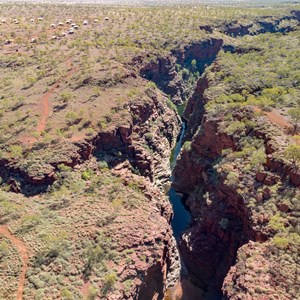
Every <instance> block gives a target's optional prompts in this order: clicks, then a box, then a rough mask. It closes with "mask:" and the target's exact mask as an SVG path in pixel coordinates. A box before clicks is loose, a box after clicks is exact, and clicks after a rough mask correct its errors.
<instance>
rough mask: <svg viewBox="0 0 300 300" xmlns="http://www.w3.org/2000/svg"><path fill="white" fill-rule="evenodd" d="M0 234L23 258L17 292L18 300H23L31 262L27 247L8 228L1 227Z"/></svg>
mask: <svg viewBox="0 0 300 300" xmlns="http://www.w3.org/2000/svg"><path fill="white" fill-rule="evenodd" d="M0 234H1V235H3V236H5V237H6V238H8V239H9V240H10V242H11V243H12V245H13V246H14V247H16V248H17V250H18V252H19V254H20V256H21V259H22V263H23V266H22V269H21V273H20V275H19V284H18V292H17V298H16V300H22V298H23V296H22V295H23V288H24V284H25V274H26V271H27V268H28V260H29V259H28V254H27V249H26V245H25V244H24V243H23V241H21V240H20V239H18V238H17V237H16V236H14V235H13V234H12V233H11V232H10V231H9V229H8V228H7V227H6V226H0Z"/></svg>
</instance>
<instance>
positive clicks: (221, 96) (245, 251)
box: [173, 34, 300, 299]
mask: <svg viewBox="0 0 300 300" xmlns="http://www.w3.org/2000/svg"><path fill="white" fill-rule="evenodd" d="M298 37H299V35H298V34H296V35H293V38H295V41H296V44H297V41H298ZM284 39H285V38H282V41H281V42H278V45H279V46H280V45H282V43H284V42H283V41H284ZM254 40H256V41H258V40H257V39H255V38H254ZM256 43H257V42H256ZM296 44H294V47H296ZM256 45H258V43H257V44H256ZM270 45H272V47H273V46H275V45H274V44H272V42H271V43H268V42H267V45H265V48H264V49H261V50H254V51H258V52H259V53H260V54H259V55H261V56H263V57H264V56H268V55H270V54H269V53H268V52H269V51H270V48H269V46H270ZM290 45H292V44H290ZM275 47H276V46H275ZM292 48H293V46H292V47H291V48H289V49H288V50H286V51H287V52H286V53H288V52H289V51H291V53H292V51H293V50H292ZM250 51H251V50H250ZM252 51H253V50H252ZM246 52H247V51H246ZM252 53H255V52H252ZM230 55H232V54H230ZM230 55H228V54H223V55H221V57H220V58H218V59H217V60H216V61H215V62H214V63H213V64H212V66H211V67H210V68H209V70H207V71H206V73H205V74H204V76H203V77H202V78H201V79H200V81H199V82H198V85H197V88H196V92H195V93H194V95H193V96H192V97H191V98H190V100H189V102H188V104H187V107H186V110H185V112H184V118H185V119H186V121H187V124H188V128H187V132H186V142H185V145H184V146H183V150H182V152H181V156H180V158H179V160H178V162H177V165H176V167H175V170H174V182H173V186H174V188H175V189H176V190H178V191H180V192H182V193H184V194H187V195H188V199H187V200H186V204H187V205H188V206H189V209H190V211H191V214H192V216H193V219H194V221H193V222H192V224H191V226H190V228H189V229H188V230H187V231H186V232H185V233H184V234H183V237H182V239H181V242H180V245H179V249H180V253H181V254H182V256H183V260H184V262H185V265H186V266H187V269H188V270H189V274H190V277H191V280H192V281H193V282H194V283H196V284H197V285H198V286H201V287H202V288H203V289H206V290H207V296H206V297H207V298H208V299H213V298H214V297H216V295H218V294H219V296H218V297H221V295H223V296H222V297H223V299H297V298H299V284H300V282H299V276H298V271H299V270H298V269H299V260H298V257H299V242H300V240H299V222H298V220H297V219H298V214H299V186H300V172H299V167H298V166H297V165H296V164H295V163H291V161H288V160H287V159H286V158H287V155H286V153H287V150H285V149H287V148H288V147H289V145H291V144H292V145H295V144H296V143H297V140H295V137H291V136H288V134H287V133H288V132H290V131H291V126H290V125H289V127H284V126H283V125H282V124H281V123H280V122H277V123H278V124H279V125H278V124H276V123H275V122H274V117H275V116H276V115H275V113H273V115H272V114H271V113H266V115H264V114H263V113H260V112H259V113H258V112H257V109H255V107H254V108H253V106H249V105H247V104H248V103H249V102H248V103H247V98H248V99H249V97H250V99H251V97H253V96H252V95H255V97H258V98H259V97H260V96H259V95H260V94H261V91H262V90H264V89H265V83H264V82H263V81H261V82H260V83H258V86H255V87H254V88H252V84H253V82H252V81H251V79H250V80H249V81H243V79H244V78H243V77H238V79H237V80H239V82H241V83H244V82H245V85H244V86H243V88H242V89H239V87H238V86H237V85H235V81H234V80H232V81H226V78H228V77H230V76H231V74H235V72H236V70H237V66H236V64H238V63H239V62H238V60H236V61H234V60H232V61H230ZM233 55H236V54H233ZM245 55H246V56H247V55H249V56H250V54H243V53H241V54H238V56H239V57H240V60H242V59H243V56H245ZM252 55H253V54H252ZM231 63H233V64H234V66H232V65H231ZM258 64H259V63H258ZM248 72H249V73H251V72H256V69H255V67H254V66H252V69H251V70H249V71H248ZM260 72H264V70H261V71H260ZM260 72H256V78H259V76H260ZM247 76H248V74H245V78H247ZM264 76H267V75H266V72H265V73H264ZM286 78H287V79H286V80H285V82H283V81H282V82H280V80H282V78H280V77H278V79H273V81H274V83H273V84H271V86H272V87H274V86H275V80H276V81H277V80H279V82H278V81H277V82H278V83H276V86H277V84H278V85H281V86H282V87H284V86H290V85H289V83H288V82H289V80H290V79H291V80H292V78H290V79H289V77H288V76H287V77H286ZM247 79H249V77H248V78H247ZM298 84H299V82H297V83H296V85H294V87H295V91H297V89H298ZM268 88H269V87H268ZM269 89H270V88H269ZM290 92H291V90H290ZM297 93H298V92H297ZM297 95H298V94H297ZM273 99H274V100H275V103H277V102H276V101H283V98H281V100H279V99H278V100H276V99H275V98H273ZM297 101H299V100H297ZM257 103H258V102H257ZM275 103H274V104H273V105H274V106H275V107H276V105H278V106H279V105H281V107H282V106H284V105H286V104H279V103H278V104H275ZM281 103H282V102H281ZM298 103H299V102H298ZM271 105H272V104H271ZM288 105H289V104H288ZM297 105H299V104H297ZM297 107H298V106H297ZM270 116H271V117H273V118H271V119H270ZM282 118H283V117H282ZM275 121H276V119H275ZM279 121H280V120H279ZM286 123H287V124H288V122H286ZM294 134H295V133H294ZM295 147H296V148H297V146H295ZM283 278H285V279H283Z"/></svg>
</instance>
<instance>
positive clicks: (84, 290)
mask: <svg viewBox="0 0 300 300" xmlns="http://www.w3.org/2000/svg"><path fill="white" fill-rule="evenodd" d="M89 287H90V282H89V281H87V282H85V283H84V284H83V286H82V287H81V295H82V296H83V297H87V296H88V292H89Z"/></svg>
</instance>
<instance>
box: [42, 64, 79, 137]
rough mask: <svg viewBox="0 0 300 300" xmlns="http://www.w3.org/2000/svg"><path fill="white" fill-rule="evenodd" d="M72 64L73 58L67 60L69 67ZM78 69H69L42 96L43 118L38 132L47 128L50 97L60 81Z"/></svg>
mask: <svg viewBox="0 0 300 300" xmlns="http://www.w3.org/2000/svg"><path fill="white" fill-rule="evenodd" d="M71 66H72V62H71V59H68V60H67V67H68V68H70V67H71ZM75 71H76V68H75V67H73V68H72V69H71V70H70V71H68V73H67V75H66V76H64V77H62V78H60V79H59V80H58V81H57V82H55V83H54V84H53V85H52V87H51V88H50V90H49V91H48V92H47V93H46V94H45V95H44V96H43V98H42V114H41V119H40V121H39V124H38V126H37V132H38V133H41V132H42V131H44V130H45V128H46V123H47V120H48V117H49V110H50V104H49V99H50V97H51V96H52V94H53V93H54V91H55V90H56V89H57V88H58V87H59V85H60V83H61V82H62V81H63V80H64V79H66V78H68V77H70V76H71V75H72V74H73V73H74V72H75Z"/></svg>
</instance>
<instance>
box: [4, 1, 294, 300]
mask: <svg viewBox="0 0 300 300" xmlns="http://www.w3.org/2000/svg"><path fill="white" fill-rule="evenodd" d="M292 8H293V9H297V8H298V7H297V6H292ZM290 10H291V8H290V7H286V8H284V9H282V8H276V7H275V8H261V9H256V8H248V9H247V10H246V9H244V8H229V7H227V8H217V7H189V6H187V7H182V8H180V9H178V8H174V7H167V8H164V7H160V8H157V7H153V8H121V7H120V8H109V7H100V6H92V5H86V6H79V7H78V6H63V5H13V4H12V5H5V4H3V5H1V6H0V18H1V19H0V22H1V23H0V34H1V35H0V47H1V53H0V68H1V72H0V117H1V119H0V141H1V143H0V167H1V170H0V175H1V191H0V217H1V219H0V220H1V221H0V223H1V224H0V270H1V271H0V278H1V282H3V284H2V285H1V287H0V298H4V299H8V298H9V297H11V295H17V292H18V286H19V285H20V282H21V281H22V280H21V279H22V278H21V277H20V274H21V273H22V270H23V268H24V265H25V266H26V267H27V269H26V270H25V271H26V274H25V275H24V282H23V285H22V287H23V288H22V291H21V292H22V294H23V299H58V298H61V299H97V297H98V298H100V297H102V298H105V297H108V299H109V297H110V296H109V295H112V294H116V295H117V296H116V297H119V298H116V299H124V298H125V297H127V298H130V297H133V295H134V294H135V293H137V288H136V287H140V286H142V284H143V280H144V279H145V278H146V275H145V274H147V272H146V270H147V268H150V266H156V265H159V263H160V262H161V261H162V260H163V259H166V258H165V257H164V256H165V247H166V245H167V241H166V236H168V235H170V231H169V229H168V227H167V225H168V223H167V222H168V220H167V219H168V218H169V217H170V215H168V213H167V212H166V211H167V209H165V208H164V203H163V202H164V201H167V200H166V199H165V198H164V196H163V195H162V193H160V192H159V190H158V189H157V187H155V186H154V184H153V183H152V182H153V181H154V179H153V178H150V179H151V180H149V178H148V177H151V176H150V175H152V174H150V173H151V172H150V171H149V170H145V169H147V167H148V165H147V163H148V161H149V160H151V162H152V161H153V160H154V158H155V156H157V155H158V156H163V155H165V153H164V150H165V149H161V148H160V145H157V144H159V143H160V142H161V141H162V143H161V144H162V145H163V146H164V145H165V144H166V145H168V146H166V147H169V148H170V147H171V146H172V145H174V142H175V140H176V136H173V137H172V138H170V137H169V136H170V135H171V136H172V135H174V133H175V132H176V133H178V128H177V131H176V128H175V127H176V124H175V123H174V124H175V125H174V124H173V123H172V124H171V121H170V120H173V121H172V122H176V120H177V118H178V116H177V114H176V112H175V111H176V106H175V105H174V103H173V102H172V99H171V98H168V97H167V96H166V95H164V94H163V93H161V92H160V91H159V89H158V88H157V85H156V84H155V83H154V82H149V81H148V80H146V79H145V78H143V77H142V76H140V70H141V68H142V67H143V66H145V65H147V64H149V63H150V64H151V62H156V61H157V60H158V59H160V58H163V57H166V56H169V55H171V53H172V54H174V53H176V52H179V51H183V50H184V48H185V47H186V46H188V45H191V44H193V43H199V42H201V41H203V40H208V41H209V39H210V38H216V39H223V40H224V44H228V45H233V46H234V47H236V49H239V51H240V52H238V51H237V52H236V53H231V52H230V51H229V52H228V51H221V52H220V53H219V56H218V59H217V61H216V62H215V63H214V64H213V65H212V66H211V67H210V68H209V69H208V73H207V76H208V79H209V80H210V81H212V82H216V83H217V84H215V85H212V86H211V87H210V88H209V89H208V90H207V91H206V93H207V95H208V96H209V98H210V101H209V102H208V103H207V104H206V106H205V109H206V111H207V113H208V114H210V116H212V117H216V118H220V119H221V120H222V121H221V122H220V128H221V129H222V130H223V131H224V133H226V134H227V135H228V136H232V137H233V139H234V140H235V141H236V143H237V149H236V150H235V151H232V150H228V149H226V150H224V151H223V153H222V157H221V158H220V159H219V160H218V162H217V163H216V164H215V174H217V173H218V172H219V175H218V176H220V178H223V177H224V178H225V179H224V180H225V181H224V182H225V183H226V184H227V185H228V186H230V187H232V188H233V189H235V190H237V191H238V192H239V193H240V194H241V195H243V194H248V195H249V199H247V205H248V206H249V207H250V208H251V210H252V211H253V215H257V216H261V215H264V216H266V219H268V222H267V225H266V226H265V227H266V228H267V232H268V234H269V236H270V238H271V242H270V245H268V246H269V247H270V249H269V250H270V251H272V253H273V252H274V253H275V254H276V253H279V254H278V256H277V257H279V258H280V259H282V260H283V259H287V256H289V257H288V261H289V262H290V264H289V266H291V265H292V266H295V265H296V264H295V261H296V259H297V256H296V255H297V252H296V251H297V249H298V248H299V224H298V221H297V216H298V214H299V191H298V189H297V188H293V187H292V186H291V185H290V182H289V181H288V179H287V180H286V181H282V180H279V179H278V180H277V179H276V180H275V182H274V184H272V185H268V187H266V186H265V184H261V185H258V186H256V185H255V189H256V190H255V193H256V194H257V195H256V197H254V196H253V193H254V192H253V191H252V190H250V188H249V190H247V189H248V187H249V186H250V187H252V185H251V184H252V183H251V184H250V183H249V181H251V180H253V178H254V177H255V176H256V173H257V172H259V171H262V170H263V165H264V163H265V161H266V159H267V156H266V153H265V148H264V142H263V140H262V139H261V138H259V137H257V136H255V135H253V134H252V133H253V132H254V130H255V128H256V126H258V124H260V122H262V121H260V122H257V123H256V120H262V119H263V115H264V114H265V113H266V112H268V111H270V110H271V111H272V110H273V109H274V110H277V111H281V112H283V113H284V114H285V119H286V122H287V123H288V124H291V126H292V128H288V130H289V129H291V131H290V132H288V133H287V135H286V136H285V137H286V138H287V142H286V143H282V145H281V146H280V148H279V152H278V153H277V155H278V157H279V158H280V159H282V160H284V162H285V163H286V164H288V165H291V167H292V168H296V169H297V168H299V146H298V144H299V136H298V134H297V131H298V123H299V99H300V98H299V97H300V92H299V81H300V73H299V67H300V66H299V55H300V52H299V29H298V30H295V31H293V32H290V33H288V34H284V35H283V34H282V33H277V34H264V35H258V36H245V37H238V38H235V37H233V36H230V35H226V34H224V32H223V31H222V30H221V29H220V28H221V27H222V24H224V23H230V22H231V21H232V20H236V21H237V22H238V23H241V24H248V23H249V22H251V21H252V20H255V19H257V18H260V17H263V16H268V17H267V18H264V20H265V21H268V20H272V18H281V17H283V16H285V15H289V13H290ZM271 16H272V17H271ZM69 19H72V20H71V21H68V20H69ZM84 20H87V21H88V22H86V24H84ZM174 20H175V21H174ZM72 23H74V24H73V26H72ZM287 23H288V25H289V26H290V27H291V28H293V29H296V25H297V24H296V23H295V20H282V21H281V22H280V24H278V28H285V26H286V25H287ZM52 24H53V25H52ZM76 25H78V26H79V28H78V29H72V30H70V27H72V28H75V26H76ZM200 25H210V26H211V27H212V28H215V30H214V32H213V33H210V32H207V31H205V30H200V29H199V26H200ZM258 29H259V25H257V24H255V26H253V32H254V31H255V30H258ZM224 49H225V48H224ZM199 68H200V66H198V62H197V60H196V59H191V60H190V61H188V62H186V63H182V64H180V63H175V72H177V74H178V76H179V77H180V78H181V79H182V80H183V81H185V83H186V87H187V89H188V90H192V89H193V88H194V86H195V84H196V83H197V81H198V79H199V76H200V74H199ZM187 94H189V93H187ZM253 107H254V108H255V109H256V112H255V113H253V114H249V115H247V116H244V115H243V111H244V110H248V109H249V110H251V109H252V108H253ZM151 113H153V115H151ZM148 114H149V115H148ZM167 116H169V118H167ZM240 116H242V117H240ZM174 120H175V121H174ZM169 125H170V126H171V125H172V126H171V129H170V128H169V127H168V126H169ZM177 126H178V124H177ZM135 127H136V128H137V130H136V132H132V130H133V129H132V128H135ZM271 131H272V130H271ZM101 134H102V135H101ZM272 134H273V132H270V135H272ZM99 135H101V138H102V139H103V140H104V141H105V142H107V143H111V144H110V148H109V149H107V148H105V145H100V146H99V145H97V137H98V136H99ZM112 137H114V138H115V137H118V138H119V137H120V140H122V141H124V140H127V139H128V140H130V139H131V138H132V139H136V140H137V141H138V142H137V144H139V145H135V148H134V150H132V149H130V150H128V149H127V148H126V147H127V146H128V145H130V146H131V144H130V143H131V142H130V143H128V144H126V145H125V146H126V147H125V146H124V149H123V148H122V147H121V146H120V145H119V144H118V140H117V139H116V140H112V141H111V140H109V139H112ZM156 140H158V141H159V143H155V141H156ZM164 143H165V144H164ZM89 147H91V149H89ZM97 147H98V148H100V149H97ZM128 147H129V146H128ZM125 148H126V149H125ZM162 148H163V147H162ZM95 149H96V150H95ZM130 151H132V152H134V155H135V157H134V158H135V159H136V160H138V157H141V158H140V161H141V162H140V164H135V162H134V161H132V157H130V154H129V153H131V152H130ZM183 151H184V152H191V151H193V144H192V142H191V141H187V142H186V143H185V144H184V147H183ZM157 153H158V154H157ZM200 159H201V158H200ZM121 164H124V165H121ZM120 165H121V166H122V167H123V166H124V168H122V167H121V168H119V166H120ZM145 166H146V167H145ZM149 166H150V167H151V166H152V165H151V164H149ZM150 167H149V169H151V168H150ZM156 168H157V165H156ZM237 170H238V171H237ZM147 172H148V173H147ZM46 175H47V176H46ZM142 175H146V176H142ZM222 176H223V177H222ZM249 178H252V179H249ZM215 179H216V180H218V178H217V176H216V178H215ZM150 181H152V182H150ZM250 196H251V197H250ZM252 196H253V197H252ZM262 199H264V200H265V201H262ZM153 212H154V213H153ZM156 214H157V215H156ZM164 214H165V215H164ZM163 220H164V221H163ZM163 222H165V224H164V223H163ZM227 225H228V223H227V221H226V220H225V219H224V220H223V221H222V222H221V223H220V226H221V227H222V228H224V229H226V227H227ZM7 228H9V230H10V232H11V234H13V236H14V239H12V238H11V236H10V235H9V234H8V233H7V231H6V229H7ZM153 232H155V235H154V237H153V234H154V233H153ZM23 244H25V246H26V250H24V245H23ZM22 251H23V252H22ZM24 251H25V252H26V253H24ZM284 252H285V253H284ZM25 254H26V255H25ZM275 254H274V255H275ZM26 256H28V262H26V263H25V260H24V258H26ZM284 272H286V268H283V269H282V270H279V271H278V273H279V274H282V276H284ZM150 273H151V272H150ZM20 278H21V279H20ZM162 280H163V279H162ZM260 293H263V292H262V291H260V292H257V294H260ZM290 294H291V295H294V296H295V297H296V296H297V294H296V291H295V290H294V289H293V286H292V287H291V293H290ZM253 295H256V294H255V293H254V292H253ZM122 297H123V298H122Z"/></svg>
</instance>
